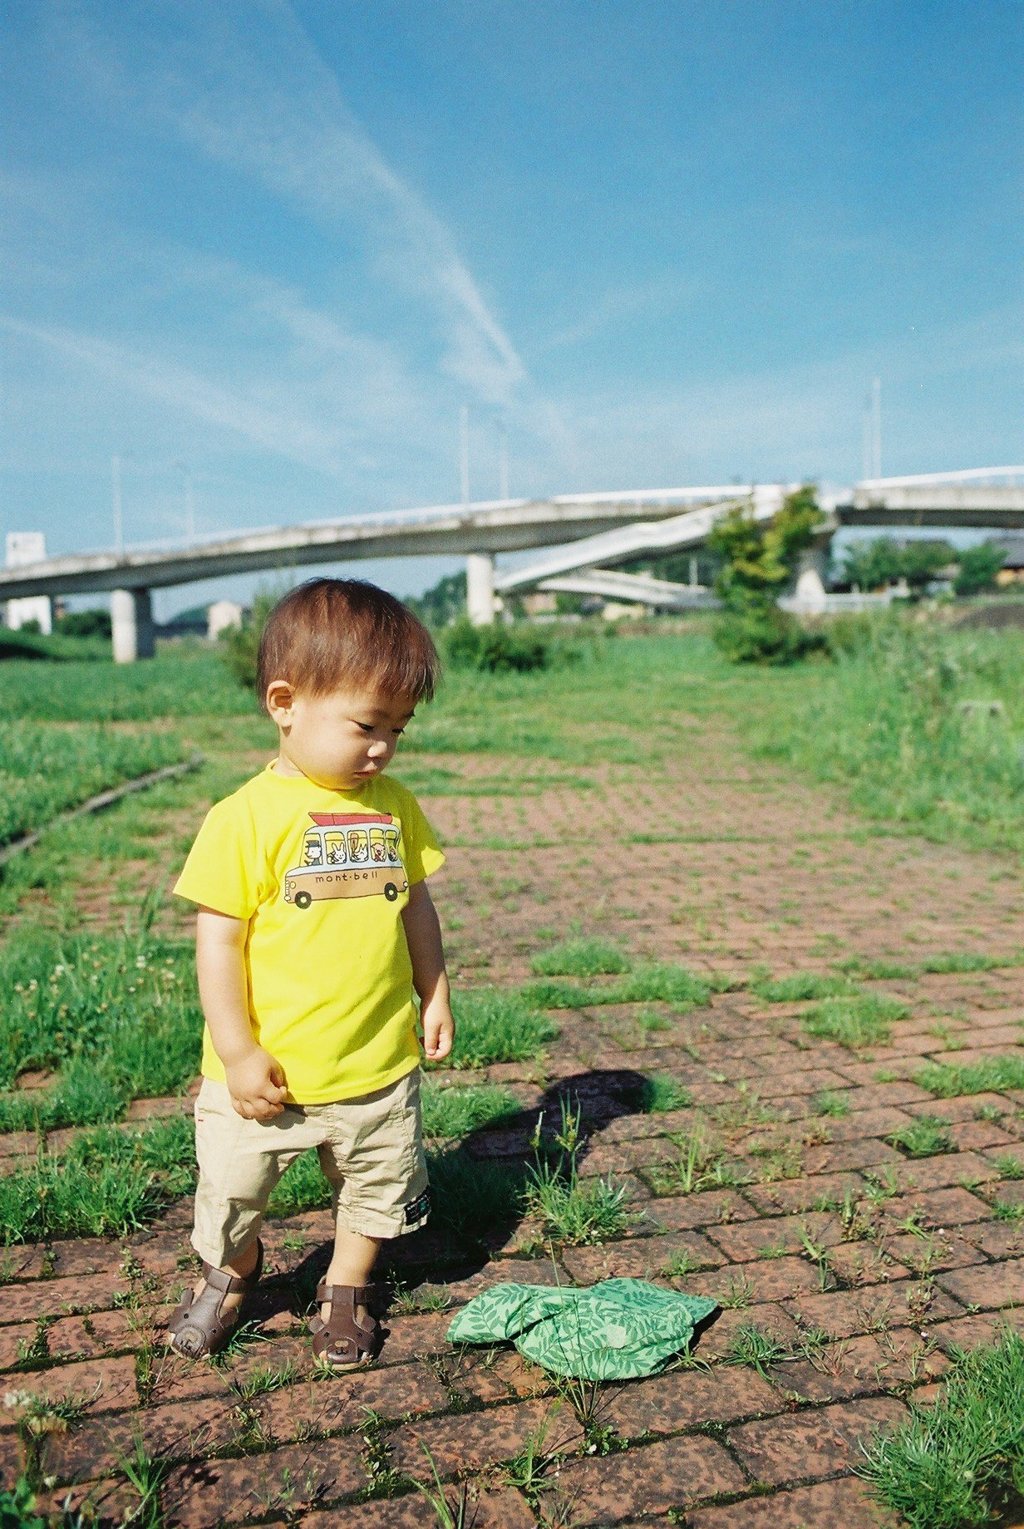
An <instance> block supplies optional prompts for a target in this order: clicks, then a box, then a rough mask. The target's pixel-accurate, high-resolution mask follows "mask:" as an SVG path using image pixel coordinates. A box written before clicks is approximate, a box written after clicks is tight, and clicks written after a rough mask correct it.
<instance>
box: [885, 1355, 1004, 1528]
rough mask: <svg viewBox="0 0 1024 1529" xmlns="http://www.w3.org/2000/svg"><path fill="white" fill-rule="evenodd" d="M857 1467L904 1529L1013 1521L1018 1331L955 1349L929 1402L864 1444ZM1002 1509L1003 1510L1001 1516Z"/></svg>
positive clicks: (911, 1408)
mask: <svg viewBox="0 0 1024 1529" xmlns="http://www.w3.org/2000/svg"><path fill="white" fill-rule="evenodd" d="M864 1453H865V1463H864V1464H863V1465H862V1466H861V1467H860V1474H861V1475H862V1476H865V1477H866V1478H867V1479H868V1480H869V1481H870V1482H871V1483H872V1485H873V1486H874V1488H875V1491H876V1492H877V1493H878V1495H879V1497H880V1498H881V1499H882V1501H883V1502H885V1503H886V1504H887V1505H888V1506H889V1507H890V1508H893V1509H895V1511H896V1512H897V1513H901V1514H902V1515H903V1517H904V1519H905V1520H906V1522H907V1524H908V1525H909V1526H910V1529H970V1526H974V1525H982V1524H989V1523H992V1522H993V1521H994V1520H996V1519H999V1521H1000V1522H1007V1523H1008V1522H1010V1521H1011V1520H1012V1521H1013V1522H1016V1521H1017V1519H1018V1518H1019V1516H1020V1509H1021V1506H1022V1505H1024V1504H1022V1501H1021V1499H1022V1497H1024V1338H1022V1337H1021V1335H1020V1334H1019V1333H1015V1332H1013V1331H1011V1330H1009V1329H1008V1330H1006V1331H1005V1332H1004V1334H1003V1337H1002V1339H1001V1341H1000V1342H999V1343H998V1345H996V1346H995V1347H986V1348H980V1349H975V1350H973V1351H972V1352H970V1353H963V1352H958V1353H956V1354H955V1356H954V1362H953V1366H952V1368H951V1369H950V1371H949V1372H948V1374H947V1376H946V1381H945V1388H944V1391H943V1394H942V1396H941V1397H940V1398H939V1400H938V1401H937V1402H936V1403H935V1404H934V1406H932V1407H918V1406H915V1405H914V1404H913V1403H911V1407H910V1419H909V1421H908V1422H906V1423H904V1424H903V1425H902V1426H901V1427H900V1428H898V1429H897V1430H896V1431H895V1432H894V1433H892V1434H888V1435H885V1434H879V1435H876V1436H875V1438H874V1439H873V1441H872V1443H871V1444H870V1445H868V1446H867V1447H865V1449H864ZM1007 1509H1009V1510H1010V1512H1009V1516H1007V1517H1006V1518H1003V1516H1002V1515H1003V1514H1004V1512H1006V1510H1007Z"/></svg>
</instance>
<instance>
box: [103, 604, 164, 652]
mask: <svg viewBox="0 0 1024 1529" xmlns="http://www.w3.org/2000/svg"><path fill="white" fill-rule="evenodd" d="M110 622H111V626H112V627H113V633H114V662H115V664H133V663H134V662H135V660H136V659H137V658H152V657H153V654H154V653H155V652H156V634H155V632H154V630H153V600H152V597H151V595H150V592H149V590H148V589H114V590H112V591H111V594H110Z"/></svg>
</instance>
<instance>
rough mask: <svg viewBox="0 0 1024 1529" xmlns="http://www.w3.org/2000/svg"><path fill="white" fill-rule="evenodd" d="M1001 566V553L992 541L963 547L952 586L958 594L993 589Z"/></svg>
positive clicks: (978, 592) (974, 593)
mask: <svg viewBox="0 0 1024 1529" xmlns="http://www.w3.org/2000/svg"><path fill="white" fill-rule="evenodd" d="M1002 566H1003V554H1002V552H1001V551H1000V549H999V548H998V547H996V546H994V545H993V543H992V542H981V543H979V545H978V546H976V547H965V548H964V550H963V552H961V554H960V567H959V568H958V569H957V574H956V578H955V579H954V580H953V588H954V589H955V590H956V592H957V594H958V595H977V594H980V593H981V592H982V590H985V589H993V588H994V587H995V582H996V574H997V573H998V572H999V570H1000V568H1002Z"/></svg>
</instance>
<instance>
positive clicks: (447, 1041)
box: [420, 997, 455, 1062]
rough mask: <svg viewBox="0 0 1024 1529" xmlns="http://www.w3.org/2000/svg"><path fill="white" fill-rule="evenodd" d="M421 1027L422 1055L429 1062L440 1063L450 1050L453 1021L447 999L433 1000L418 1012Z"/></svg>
mask: <svg viewBox="0 0 1024 1529" xmlns="http://www.w3.org/2000/svg"><path fill="white" fill-rule="evenodd" d="M420 1021H421V1023H422V1025H423V1055H424V1056H425V1057H426V1058H427V1060H428V1061H430V1062H440V1061H441V1059H442V1058H443V1057H446V1056H447V1055H448V1053H449V1052H450V1051H451V1049H452V1042H453V1041H454V1040H455V1021H454V1019H453V1018H452V1011H451V1005H450V1004H449V1002H448V1000H447V998H440V997H438V998H435V999H434V1000H433V1002H432V1003H430V1004H424V1005H423V1008H422V1009H421V1011H420Z"/></svg>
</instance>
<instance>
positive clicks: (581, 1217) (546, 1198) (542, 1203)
mask: <svg viewBox="0 0 1024 1529" xmlns="http://www.w3.org/2000/svg"><path fill="white" fill-rule="evenodd" d="M541 1124H542V1122H541V1121H540V1120H538V1122H537V1128H536V1131H535V1133H534V1162H533V1165H532V1167H530V1168H529V1170H528V1175H527V1181H526V1188H525V1192H524V1195H523V1204H524V1207H525V1209H526V1211H527V1213H528V1214H529V1215H530V1216H532V1217H533V1219H534V1221H535V1222H537V1224H538V1225H539V1228H540V1232H541V1235H542V1236H544V1237H546V1238H553V1239H557V1240H558V1241H559V1242H564V1243H568V1244H570V1246H573V1247H579V1246H582V1245H584V1244H587V1243H596V1242H606V1241H608V1240H609V1239H611V1238H614V1237H621V1236H622V1235H623V1233H624V1232H625V1231H626V1229H627V1227H628V1225H629V1217H628V1214H627V1211H626V1206H625V1203H624V1202H625V1195H626V1187H625V1185H624V1184H617V1183H616V1182H615V1180H614V1179H613V1178H612V1176H611V1174H608V1175H607V1176H606V1177H605V1178H590V1179H583V1178H581V1177H580V1175H579V1161H578V1160H579V1153H580V1150H581V1148H582V1145H583V1138H582V1135H581V1132H580V1110H579V1107H578V1106H576V1107H575V1108H573V1107H572V1106H571V1105H569V1104H567V1103H566V1102H564V1101H563V1103H562V1106H561V1124H560V1127H559V1129H558V1131H557V1132H556V1133H555V1137H554V1147H550V1146H542V1144H541ZM556 1149H557V1150H556Z"/></svg>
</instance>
